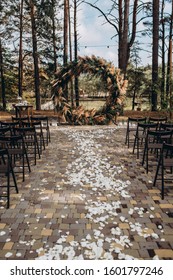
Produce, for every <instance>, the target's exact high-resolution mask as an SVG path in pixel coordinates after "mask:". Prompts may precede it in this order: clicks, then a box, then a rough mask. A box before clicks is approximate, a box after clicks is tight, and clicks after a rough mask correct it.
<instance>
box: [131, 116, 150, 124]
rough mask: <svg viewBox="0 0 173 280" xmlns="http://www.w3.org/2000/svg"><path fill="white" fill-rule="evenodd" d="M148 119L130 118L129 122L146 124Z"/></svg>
mask: <svg viewBox="0 0 173 280" xmlns="http://www.w3.org/2000/svg"><path fill="white" fill-rule="evenodd" d="M146 120H147V118H146V117H144V118H132V117H129V118H128V122H134V123H135V122H136V123H139V122H144V123H145V122H146Z"/></svg>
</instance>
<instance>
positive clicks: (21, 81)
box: [18, 0, 24, 97]
mask: <svg viewBox="0 0 173 280" xmlns="http://www.w3.org/2000/svg"><path fill="white" fill-rule="evenodd" d="M23 1H24V0H21V2H20V27H19V28H20V39H19V74H18V75H19V76H18V88H19V92H18V94H19V96H21V97H22V91H23V88H22V85H23V55H22V53H23V42H22V36H23Z"/></svg>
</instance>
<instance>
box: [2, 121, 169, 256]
mask: <svg viewBox="0 0 173 280" xmlns="http://www.w3.org/2000/svg"><path fill="white" fill-rule="evenodd" d="M51 134H52V140H51V143H50V144H49V147H47V148H46V150H45V151H44V152H43V155H42V158H41V160H39V161H38V164H37V166H36V167H35V166H32V172H31V174H30V175H28V176H27V178H26V181H25V182H24V183H20V184H19V188H20V192H19V194H18V195H17V194H13V195H12V197H11V208H10V209H8V210H6V209H4V208H2V207H1V204H0V207H1V208H0V259H173V189H170V190H169V191H168V192H166V195H165V200H164V201H163V200H161V198H160V190H159V188H157V187H155V188H154V187H153V186H152V180H153V173H149V174H146V173H145V169H144V168H143V167H142V166H141V164H140V162H139V160H136V156H135V155H133V154H132V151H131V150H130V149H127V147H125V146H124V136H125V128H124V127H123V126H117V127H115V126H91V127H90V126H85V127H51ZM0 203H1V202H0Z"/></svg>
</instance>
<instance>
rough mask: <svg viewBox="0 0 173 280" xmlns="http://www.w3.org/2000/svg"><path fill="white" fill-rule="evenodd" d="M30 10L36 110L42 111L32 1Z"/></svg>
mask: <svg viewBox="0 0 173 280" xmlns="http://www.w3.org/2000/svg"><path fill="white" fill-rule="evenodd" d="M30 9H31V24H32V44H33V58H34V84H35V97H36V110H41V99H40V77H39V65H38V50H37V34H36V23H35V9H34V3H33V1H32V0H30Z"/></svg>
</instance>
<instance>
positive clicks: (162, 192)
mask: <svg viewBox="0 0 173 280" xmlns="http://www.w3.org/2000/svg"><path fill="white" fill-rule="evenodd" d="M164 191H165V190H164V167H163V163H162V190H161V195H162V199H164Z"/></svg>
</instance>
